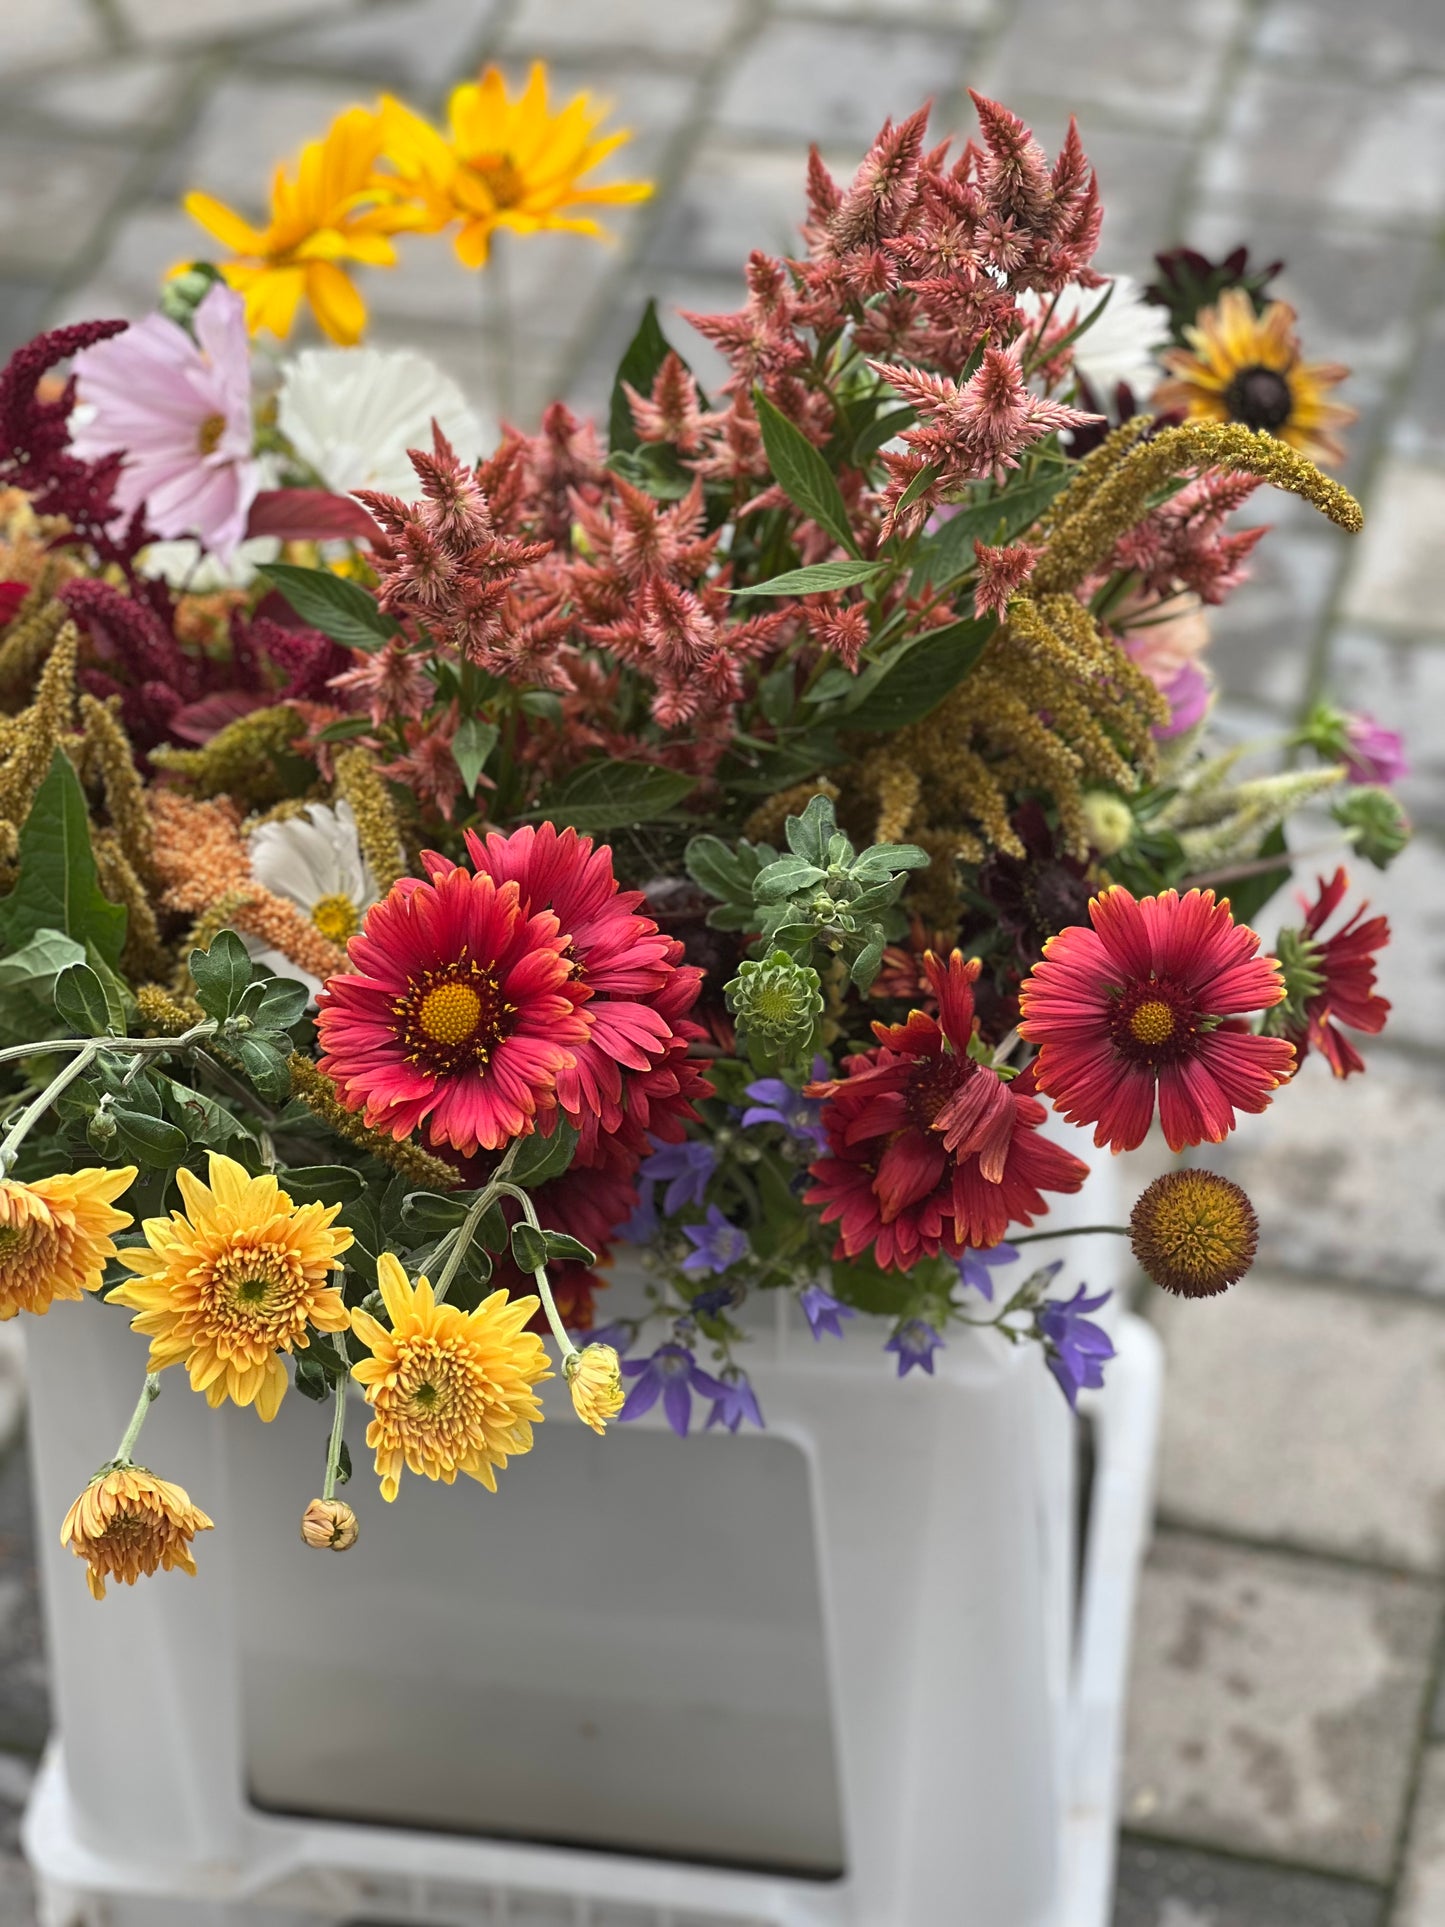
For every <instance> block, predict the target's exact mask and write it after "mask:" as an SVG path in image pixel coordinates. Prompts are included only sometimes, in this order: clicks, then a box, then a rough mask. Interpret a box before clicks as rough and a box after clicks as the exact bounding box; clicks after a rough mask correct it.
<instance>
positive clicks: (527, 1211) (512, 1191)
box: [497, 1184, 580, 1372]
mask: <svg viewBox="0 0 1445 1927" xmlns="http://www.w3.org/2000/svg"><path fill="white" fill-rule="evenodd" d="M497 1190H498V1191H499V1192H503V1193H505V1195H506V1196H507V1197H509V1198H515V1199H516V1200H517V1204H518V1206H519V1208H520V1210H521V1213H522V1216H523V1217H524V1218H525V1219H526V1221H527V1223H528V1224H529V1225H531V1227H532V1229H533V1230H534V1231H540V1230H541V1229H542V1227H541V1225H540V1224H539V1223H538V1220H537V1213H536V1211H535V1210H534V1209H533V1208H532V1200H531V1199H530V1198H529V1197H528V1196H527V1194H526V1192H525V1191H523V1190H520V1189H519V1188H518V1187H517V1186H516V1185H515V1184H498V1185H497ZM532 1277H533V1278H534V1280H535V1281H536V1285H537V1296H538V1297H539V1298H540V1299H541V1300H542V1310H543V1311H544V1312H545V1313H546V1314H547V1323H548V1324H549V1325H550V1326H551V1327H552V1336H553V1337H554V1338H555V1339H556V1341H557V1349H558V1351H559V1352H561V1354H562V1369H563V1371H564V1372H565V1371H566V1369H567V1366H568V1364H569V1363H570V1361H571V1360H572V1359H573V1358H575V1357H578V1356H579V1355H580V1354H579V1353H578V1351H577V1347H576V1346H575V1345H574V1344H573V1343H572V1339H571V1336H570V1334H569V1333H568V1330H567V1327H566V1326H565V1325H564V1324H563V1323H562V1318H561V1314H560V1313H559V1312H558V1310H557V1301H556V1299H555V1298H554V1297H553V1296H552V1287H551V1286H550V1285H549V1284H548V1282H547V1267H546V1266H545V1265H538V1266H537V1268H536V1270H535V1271H534V1272H533V1273H532Z"/></svg>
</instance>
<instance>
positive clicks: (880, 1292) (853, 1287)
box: [829, 1260, 913, 1318]
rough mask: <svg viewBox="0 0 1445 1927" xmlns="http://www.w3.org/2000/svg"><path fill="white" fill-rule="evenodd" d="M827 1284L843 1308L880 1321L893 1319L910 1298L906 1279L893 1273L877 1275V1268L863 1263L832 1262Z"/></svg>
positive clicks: (879, 1273)
mask: <svg viewBox="0 0 1445 1927" xmlns="http://www.w3.org/2000/svg"><path fill="white" fill-rule="evenodd" d="M829 1284H830V1288H831V1290H832V1292H833V1295H834V1297H835V1298H841V1299H842V1301H843V1303H844V1304H845V1305H851V1306H852V1307H853V1309H854V1310H855V1311H866V1312H872V1313H873V1314H874V1315H875V1317H881V1318H896V1317H897V1316H898V1314H899V1313H900V1312H901V1311H902V1310H903V1309H904V1308H905V1307H906V1306H907V1305H908V1304H909V1302H910V1300H911V1298H912V1295H913V1291H912V1286H911V1284H910V1282H909V1280H908V1279H907V1278H906V1277H904V1276H902V1275H901V1274H900V1273H898V1272H894V1271H880V1270H879V1269H878V1267H877V1265H873V1264H869V1263H868V1262H867V1261H866V1260H864V1261H863V1262H861V1263H859V1264H850V1265H845V1264H838V1263H836V1262H835V1264H834V1265H833V1274H832V1277H831V1279H830V1280H829Z"/></svg>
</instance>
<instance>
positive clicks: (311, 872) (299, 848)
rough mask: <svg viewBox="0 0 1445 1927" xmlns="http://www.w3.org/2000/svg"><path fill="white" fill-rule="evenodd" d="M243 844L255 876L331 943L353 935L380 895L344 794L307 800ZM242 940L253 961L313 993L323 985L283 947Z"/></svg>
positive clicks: (344, 941) (258, 831)
mask: <svg viewBox="0 0 1445 1927" xmlns="http://www.w3.org/2000/svg"><path fill="white" fill-rule="evenodd" d="M246 848H247V851H248V853H249V855H250V858H251V874H252V876H254V877H255V879H256V881H257V882H258V883H259V884H262V885H263V886H264V887H265V888H266V889H268V890H270V891H272V892H273V893H274V894H275V895H276V896H278V897H285V898H286V899H287V900H288V901H289V902H291V903H294V904H295V905H296V907H297V909H298V910H300V911H302V912H303V913H304V914H305V915H306V916H308V917H309V918H310V919H311V921H312V923H313V924H315V926H316V928H317V929H318V930H319V931H320V932H321V934H322V936H323V937H326V938H328V939H329V941H330V942H332V943H334V944H338V945H343V946H344V945H345V943H346V940H347V938H348V937H354V936H355V935H356V933H357V931H358V930H360V928H361V920H362V918H363V917H364V916H365V915H366V912H367V911H368V910H369V909H370V908H371V906H372V904H373V903H376V902H378V901H379V899H380V897H381V892H380V890H378V889H377V887H376V879H375V877H374V876H373V875H372V873H371V866H370V865H369V864H368V863H367V861H366V858H365V857H364V856H363V855H362V853H361V839H360V837H359V836H358V835H357V830H356V817H355V814H354V813H353V811H352V808H351V805H350V804H349V803H348V802H347V801H346V800H345V798H344V797H343V798H342V799H341V800H340V801H339V802H337V803H336V804H335V805H334V806H333V805H331V804H329V803H308V804H307V806H306V810H305V813H304V814H303V815H300V816H288V817H284V818H282V819H280V820H279V821H277V822H274V823H263V824H262V825H261V826H260V828H259V829H255V830H253V831H252V832H251V835H250V837H249V838H248V839H247V843H246ZM245 943H246V948H247V949H248V950H249V951H250V953H251V955H252V956H253V957H254V958H255V959H256V961H257V962H258V963H261V964H264V965H265V966H266V968H267V969H268V970H270V971H272V972H273V973H274V974H275V975H276V976H278V977H294V978H296V979H297V980H298V981H299V982H301V983H304V984H305V985H306V986H307V988H308V989H309V990H310V992H311V994H312V996H313V997H314V996H315V995H316V993H317V991H318V990H319V989H320V988H321V980H320V978H319V977H313V976H312V975H311V973H310V971H308V970H303V969H302V968H301V967H300V965H299V964H295V963H293V962H292V961H291V959H290V958H289V957H288V956H286V955H285V954H284V953H283V952H282V951H279V950H273V949H271V948H270V947H269V946H267V945H264V944H262V943H261V942H260V941H259V940H258V939H256V938H254V937H247V938H246V939H245Z"/></svg>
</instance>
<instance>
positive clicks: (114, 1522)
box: [60, 1465, 212, 1599]
mask: <svg viewBox="0 0 1445 1927" xmlns="http://www.w3.org/2000/svg"><path fill="white" fill-rule="evenodd" d="M211 1524H212V1522H211V1520H210V1519H208V1518H207V1517H206V1515H205V1513H204V1512H202V1511H201V1509H200V1507H199V1506H196V1505H192V1504H191V1500H190V1495H189V1493H187V1492H185V1491H184V1490H183V1489H182V1488H181V1487H180V1486H178V1485H171V1484H170V1483H169V1482H168V1481H167V1480H165V1479H158V1478H157V1477H156V1476H155V1474H154V1473H153V1472H147V1470H146V1469H145V1467H144V1466H143V1465H112V1466H107V1467H106V1468H105V1470H104V1471H101V1472H97V1474H96V1475H95V1477H94V1478H93V1479H92V1480H91V1482H90V1484H89V1485H88V1486H87V1487H86V1488H85V1490H84V1492H82V1493H81V1495H80V1497H79V1498H78V1499H77V1500H76V1501H75V1504H74V1505H73V1506H72V1507H71V1508H70V1510H69V1512H67V1513H66V1515H65V1524H64V1525H63V1526H62V1527H61V1528H60V1543H61V1545H63V1546H69V1547H70V1550H71V1551H72V1552H73V1553H74V1554H75V1556H76V1558H77V1559H83V1560H84V1561H85V1563H86V1568H87V1571H86V1575H85V1577H86V1580H87V1581H88V1583H89V1586H90V1590H91V1593H92V1595H93V1597H94V1598H96V1599H104V1598H105V1582H106V1580H107V1579H118V1580H119V1581H120V1583H121V1584H122V1585H123V1586H133V1585H134V1584H135V1582H136V1580H137V1579H139V1578H141V1577H142V1576H143V1575H148V1574H150V1573H153V1572H154V1571H156V1569H157V1567H160V1566H164V1568H165V1569H166V1571H167V1572H173V1571H174V1570H175V1569H176V1567H177V1566H179V1567H180V1569H181V1571H182V1572H189V1573H191V1574H192V1575H194V1573H195V1570H196V1562H195V1560H194V1558H193V1557H192V1556H191V1541H192V1539H194V1538H195V1536H196V1534H197V1533H198V1532H209V1531H210V1530H211Z"/></svg>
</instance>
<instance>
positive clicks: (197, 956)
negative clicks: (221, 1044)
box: [189, 930, 251, 1023]
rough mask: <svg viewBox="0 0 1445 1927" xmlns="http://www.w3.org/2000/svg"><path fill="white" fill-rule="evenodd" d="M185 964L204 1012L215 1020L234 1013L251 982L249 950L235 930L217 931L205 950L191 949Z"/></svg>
mask: <svg viewBox="0 0 1445 1927" xmlns="http://www.w3.org/2000/svg"><path fill="white" fill-rule="evenodd" d="M189 968H190V973H191V976H192V978H193V979H194V980H195V985H196V1002H197V1003H198V1004H199V1005H200V1006H201V1009H202V1010H203V1011H204V1012H205V1013H206V1015H207V1016H208V1017H214V1018H215V1020H216V1022H217V1023H224V1022H225V1021H226V1019H227V1018H228V1017H232V1016H234V1015H235V1013H236V1011H237V1010H239V1008H240V1005H241V999H242V998H243V997H244V996H245V994H246V990H247V986H248V985H249V984H250V982H251V953H250V951H248V950H247V948H246V946H245V944H243V943H242V941H241V939H240V938H239V937H238V936H237V935H236V933H235V931H234V930H222V931H219V932H218V933H217V934H216V936H215V937H213V938H212V940H211V947H210V949H209V950H193V951H192V952H191V955H190V963H189Z"/></svg>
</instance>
